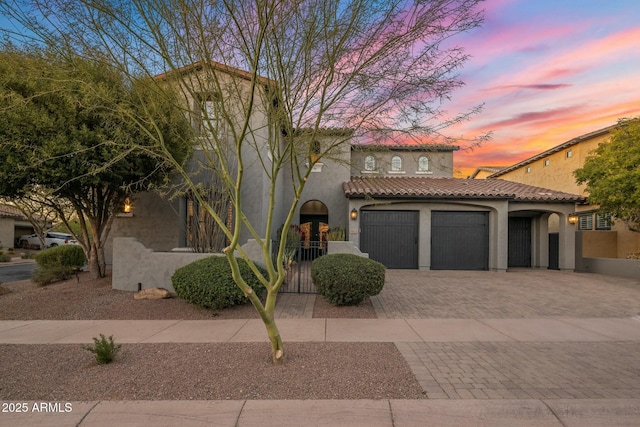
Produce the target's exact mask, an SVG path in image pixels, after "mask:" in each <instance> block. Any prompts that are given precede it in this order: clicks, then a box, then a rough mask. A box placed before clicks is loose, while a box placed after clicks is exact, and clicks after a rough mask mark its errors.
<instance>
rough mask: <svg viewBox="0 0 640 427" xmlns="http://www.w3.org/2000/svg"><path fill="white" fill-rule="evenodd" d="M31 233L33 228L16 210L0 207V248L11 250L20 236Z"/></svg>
mask: <svg viewBox="0 0 640 427" xmlns="http://www.w3.org/2000/svg"><path fill="white" fill-rule="evenodd" d="M32 233H33V226H32V225H31V223H30V222H29V221H28V220H27V217H26V216H25V215H24V214H23V213H22V212H20V210H19V209H18V208H16V207H15V206H9V205H0V248H13V247H15V245H16V244H17V240H18V238H19V237H20V236H22V235H25V234H32Z"/></svg>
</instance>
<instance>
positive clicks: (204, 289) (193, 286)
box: [171, 256, 267, 310]
mask: <svg viewBox="0 0 640 427" xmlns="http://www.w3.org/2000/svg"><path fill="white" fill-rule="evenodd" d="M237 260H238V267H239V268H240V275H241V276H242V278H243V279H244V280H245V282H246V283H247V284H248V285H249V286H251V289H253V291H254V292H255V293H256V295H258V296H259V297H261V296H262V295H264V293H265V291H266V289H265V288H264V286H263V285H262V283H260V281H259V280H258V279H257V278H256V277H255V275H254V274H253V272H252V271H251V269H250V268H249V264H247V262H246V261H245V260H243V259H241V258H238V259H237ZM258 268H259V270H260V271H261V272H262V274H264V275H265V277H266V274H267V272H266V270H264V269H262V268H260V267H258ZM171 283H172V284H173V289H174V290H175V291H176V295H177V296H178V298H181V299H183V300H185V301H188V302H190V303H192V304H196V305H199V306H201V307H205V308H211V309H214V310H219V309H222V308H226V307H232V306H234V305H239V304H245V303H246V302H248V301H249V299H248V298H247V297H246V296H245V295H244V293H243V292H242V290H240V288H239V287H238V285H236V283H235V282H234V281H233V277H232V275H231V267H230V266H229V261H228V260H227V258H226V257H221V256H212V257H209V258H205V259H201V260H199V261H196V262H192V263H191V264H187V265H185V266H184V267H181V268H179V269H177V270H176V271H175V273H173V276H171Z"/></svg>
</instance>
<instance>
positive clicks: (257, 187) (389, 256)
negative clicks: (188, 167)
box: [107, 67, 584, 271]
mask: <svg viewBox="0 0 640 427" xmlns="http://www.w3.org/2000/svg"><path fill="white" fill-rule="evenodd" d="M191 71H193V72H198V69H197V68H193V69H192V70H191ZM217 71H218V72H221V73H228V75H229V77H230V78H233V79H235V80H236V81H237V82H238V83H239V84H241V83H242V81H243V80H246V73H243V72H241V71H238V70H231V69H229V68H222V67H218V69H217ZM185 78H189V77H187V76H185ZM247 83H248V81H247ZM264 111H265V113H264V115H261V114H260V113H259V112H258V113H257V115H256V117H255V118H254V121H255V123H256V129H255V133H256V134H257V135H258V136H259V138H267V136H268V135H269V134H270V133H271V135H278V134H279V128H278V127H277V126H276V125H275V124H274V123H272V122H271V121H270V119H269V117H268V116H269V115H268V106H265V108H264ZM195 125H197V121H196V122H195ZM260 132H262V134H260ZM260 135H262V136H260ZM335 138H341V139H345V138H350V139H351V141H350V143H346V144H343V145H342V146H341V148H340V149H338V150H334V152H332V153H331V155H329V156H326V157H324V158H323V159H322V163H318V164H316V165H315V167H314V168H313V171H312V172H311V174H310V176H309V179H308V180H307V183H306V186H305V190H304V192H303V193H302V194H301V195H300V201H299V204H298V207H297V209H296V212H295V216H294V223H295V224H296V225H299V226H300V228H301V229H303V230H305V232H306V233H309V234H310V238H311V239H312V240H315V239H318V240H320V239H322V233H323V232H325V231H326V229H327V227H342V228H344V229H346V230H348V233H347V234H348V240H350V241H351V242H352V243H353V244H354V245H355V246H356V247H357V248H359V249H360V250H361V251H362V252H365V253H368V254H369V256H370V257H371V258H373V259H376V260H379V261H381V262H382V263H384V264H385V265H386V266H387V267H389V268H415V269H418V268H420V269H470V270H471V269H473V270H493V271H506V270H507V268H509V267H535V268H547V267H549V266H551V267H553V268H559V269H567V270H572V269H573V268H574V261H575V260H574V254H575V250H574V237H575V233H574V232H573V226H569V224H568V221H567V219H568V216H569V214H571V213H573V212H574V211H575V204H576V203H578V202H583V201H584V198H583V197H582V196H579V195H576V194H568V193H564V192H560V191H553V190H548V189H545V188H539V187H535V186H527V185H523V184H517V183H513V182H508V181H503V180H467V179H456V178H452V176H453V152H454V151H456V150H457V149H458V147H454V146H447V145H435V144H431V145H430V144H424V145H395V144H393V142H392V141H389V143H388V144H375V145H374V144H359V143H358V140H357V138H355V137H353V136H352V135H351V134H350V133H349V131H345V130H340V129H325V130H323V131H322V132H321V134H320V136H319V137H318V140H317V141H314V143H317V144H319V146H320V147H322V146H323V144H330V143H331V142H332V141H334V140H335ZM256 146H258V147H261V145H260V144H259V143H258V144H256ZM200 155H203V153H202V152H196V153H195V157H196V158H197V157H198V156H200ZM260 155H261V157H262V159H265V158H267V157H268V156H267V155H266V154H265V153H260ZM244 156H245V158H246V161H247V163H246V164H247V165H250V164H251V163H252V162H254V163H256V164H257V162H258V160H259V156H258V154H257V153H256V152H255V151H254V152H251V150H248V151H247V152H246V153H244ZM245 170H246V172H247V174H248V176H247V177H246V178H245V180H244V182H245V187H243V189H242V192H243V199H244V201H245V204H244V206H245V214H246V216H247V217H248V218H249V220H250V221H251V222H252V224H253V225H254V227H255V228H256V231H257V232H258V233H259V234H263V233H264V230H265V226H266V224H265V216H264V214H263V212H264V209H265V207H266V204H267V203H268V197H267V189H268V184H269V180H268V178H267V176H266V175H265V174H264V173H263V171H262V168H261V167H258V166H256V167H254V168H251V167H247V168H246V169H245ZM290 176H291V174H290V173H287V172H286V171H285V173H284V174H283V175H282V179H281V180H280V181H279V182H278V187H277V191H276V193H277V197H278V199H279V200H281V201H282V203H279V204H278V209H279V210H276V212H275V218H274V221H273V224H274V230H273V233H274V234H273V235H272V236H271V237H272V238H276V235H275V231H276V229H277V228H278V227H279V226H280V225H281V224H283V222H284V219H285V216H286V211H285V209H286V207H287V206H289V205H290V204H291V201H292V200H293V197H294V195H293V194H292V190H291V188H292V186H291V182H290V179H291V178H290ZM213 179H214V178H212V177H207V176H206V174H204V173H203V174H202V175H201V182H203V183H204V185H207V183H208V182H209V180H213ZM190 203H192V202H190V200H189V198H188V197H179V198H176V199H174V200H172V201H166V200H164V199H162V198H161V197H159V196H158V195H156V194H151V193H144V194H140V195H136V196H135V197H134V198H133V211H132V212H133V213H132V214H129V215H123V216H122V217H120V218H117V219H116V221H115V222H114V225H113V229H112V232H111V236H110V239H113V238H114V237H120V236H123V237H125V236H126V237H135V238H137V239H138V240H139V241H140V242H141V243H143V244H144V245H145V246H146V247H148V248H151V249H153V250H156V251H168V250H171V249H173V248H178V247H187V246H190V235H191V233H190V230H192V229H193V227H194V224H193V217H194V215H195V212H197V211H198V209H197V206H193V205H191V204H190ZM551 215H556V216H557V217H559V218H560V220H561V221H560V222H561V224H563V225H562V226H561V227H560V229H559V234H558V241H557V243H556V246H555V247H554V246H553V245H552V246H551V247H550V245H549V237H548V234H549V232H548V224H549V217H550V216H551ZM230 219H231V220H232V218H230ZM249 237H250V236H249V235H248V233H246V234H245V235H244V236H243V239H244V240H242V242H244V241H245V240H246V239H248V238H249ZM107 258H108V260H109V259H111V255H110V253H109V251H108V250H107Z"/></svg>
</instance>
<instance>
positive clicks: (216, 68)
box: [0, 0, 483, 363]
mask: <svg viewBox="0 0 640 427" xmlns="http://www.w3.org/2000/svg"><path fill="white" fill-rule="evenodd" d="M480 3H481V0H427V1H425V0H286V1H284V0H219V1H206V0H182V1H174V0H154V1H148V0H126V1H124V0H77V1H68V0H22V1H21V0H14V1H6V2H2V1H0V13H4V14H5V15H7V16H11V17H12V19H13V20H14V21H15V22H18V23H19V24H21V25H23V26H25V27H27V28H28V29H29V31H30V32H29V34H28V35H26V36H24V37H20V36H19V35H18V36H17V39H19V41H20V42H22V43H27V44H30V43H32V42H33V41H34V40H41V41H44V42H46V43H49V44H52V45H62V46H66V45H69V46H71V47H72V48H73V49H75V50H77V51H80V52H84V54H85V55H95V54H99V55H100V57H101V58H102V59H105V58H106V59H107V60H108V62H109V63H111V64H113V65H114V66H116V67H117V68H118V69H119V70H121V71H122V72H124V73H126V74H128V75H129V76H136V75H146V76H149V77H151V76H154V75H157V74H159V73H163V75H164V76H165V77H166V78H163V79H156V80H155V81H156V82H157V83H158V87H159V90H160V88H165V89H167V90H168V89H174V90H175V89H178V90H179V91H180V93H181V94H182V95H183V99H191V100H194V99H201V100H203V101H206V102H199V103H193V102H191V103H184V102H183V103H182V107H183V108H184V109H185V113H186V114H187V115H188V116H190V117H209V118H212V117H211V113H212V112H213V113H214V114H215V118H214V120H205V121H204V122H203V125H204V129H203V134H202V137H200V138H198V139H197V143H198V144H200V146H201V147H200V148H201V150H200V151H199V154H202V159H203V167H205V168H207V169H208V170H210V171H212V172H214V173H216V175H217V177H218V179H219V182H220V184H221V186H222V188H223V189H222V191H223V192H224V193H225V195H226V197H227V198H228V199H229V200H230V201H231V203H232V205H233V214H234V220H233V225H232V227H231V228H230V229H227V223H226V217H222V216H221V215H220V214H219V213H217V212H216V210H215V208H214V206H212V205H211V204H209V203H208V201H207V200H205V199H204V198H203V197H201V192H199V191H198V188H197V182H194V181H193V180H192V179H191V176H190V175H189V174H188V173H187V172H188V171H185V170H184V169H181V174H182V176H183V177H184V181H185V182H186V183H187V185H188V186H189V187H191V190H192V193H193V194H195V196H196V197H198V199H199V200H198V201H199V203H200V205H201V206H203V207H204V208H205V209H206V210H207V212H208V214H209V215H210V216H211V218H212V219H213V220H214V221H215V222H216V224H217V225H218V226H219V227H220V229H221V230H223V231H224V232H225V234H226V238H227V239H228V242H229V244H228V246H227V248H226V250H225V253H226V254H227V258H228V261H229V263H230V265H231V269H232V271H233V277H234V279H235V281H236V283H237V285H238V286H239V287H240V288H241V289H242V290H243V291H244V292H245V294H246V295H247V296H248V297H249V299H250V301H251V303H252V304H253V305H254V307H255V308H256V310H257V311H258V313H259V314H260V317H261V319H262V320H263V322H264V324H265V327H266V330H267V334H268V336H269V339H270V342H271V350H272V355H273V360H274V363H279V362H281V361H282V360H284V355H285V353H284V346H283V342H282V337H281V336H280V332H279V330H278V327H277V325H276V321H275V319H274V310H275V305H276V299H277V295H278V290H279V289H280V287H281V285H282V283H283V281H284V279H285V277H286V271H285V266H284V262H283V260H284V256H285V251H286V247H285V246H286V240H287V239H286V233H287V231H288V229H289V226H290V224H291V223H292V221H293V218H294V215H295V213H296V209H297V207H298V203H299V201H300V198H301V197H302V193H303V191H304V188H305V184H306V182H307V180H308V177H309V174H310V173H311V171H312V169H313V166H314V165H315V164H316V163H317V162H321V161H322V159H323V158H324V157H325V156H331V155H333V154H334V153H336V152H344V150H349V144H350V143H351V141H352V139H353V138H359V137H362V136H366V137H367V139H368V140H376V139H377V138H384V139H385V140H387V141H388V140H400V141H402V142H405V143H410V142H413V143H425V142H427V141H429V142H434V141H436V142H448V141H451V139H448V138H446V135H443V129H445V128H446V127H447V126H448V125H451V124H454V123H458V122H459V121H461V120H465V119H466V118H467V117H468V116H469V115H471V114H473V113H474V112H476V111H477V110H476V109H475V108H474V109H472V110H470V111H467V112H462V113H459V114H458V113H457V114H447V112H446V111H444V110H443V108H442V107H443V105H444V102H445V101H447V99H448V98H449V97H450V95H451V92H452V91H453V90H454V89H455V88H457V87H459V86H460V85H461V84H462V82H461V81H460V79H459V78H458V75H457V71H458V70H459V69H460V67H461V66H462V64H463V63H464V62H465V60H466V58H467V56H466V55H465V53H464V51H463V49H462V48H461V47H459V46H457V45H456V43H455V42H454V40H453V38H454V37H455V35H456V34H459V33H460V32H463V31H467V30H472V29H474V28H475V27H477V26H478V25H480V23H481V22H482V16H483V11H482V10H481V9H480V7H479V4H480ZM3 5H4V6H3ZM7 36H8V37H14V36H16V34H13V33H10V32H7ZM196 65H197V67H196ZM194 70H196V71H198V73H197V74H195V73H189V74H188V72H189V71H194ZM238 70H244V71H238ZM229 77H231V78H229ZM211 104H214V105H211ZM210 107H213V108H214V109H215V111H212V110H211V109H210ZM260 117H267V118H268V119H267V120H265V121H263V120H261V119H259V118H260ZM207 128H208V129H207ZM265 128H269V129H270V131H269V132H265V131H264V129H265ZM218 129H224V132H218ZM327 129H334V130H335V129H342V130H343V131H342V132H334V133H333V136H332V138H331V139H330V141H326V140H325V139H323V144H321V145H318V144H316V142H317V141H318V140H320V139H322V135H324V134H326V132H327ZM265 134H267V136H266V137H265ZM157 146H159V147H160V148H161V149H163V146H162V144H157ZM159 158H160V159H162V160H163V161H171V162H173V163H174V164H175V165H176V167H178V168H179V164H178V162H176V161H174V158H173V156H172V155H171V153H170V152H169V151H168V150H165V149H163V150H162V153H161V154H160V157H159ZM249 158H253V159H255V158H257V161H253V162H252V163H251V164H250V163H249V160H248V159H249ZM256 168H257V170H259V171H260V172H261V173H262V174H263V176H264V177H265V178H266V179H267V180H268V185H266V186H265V187H264V188H265V191H266V192H268V206H264V208H263V214H264V215H263V218H261V221H262V220H264V222H265V223H266V226H264V227H263V226H262V225H258V224H254V223H252V222H251V220H250V219H249V218H248V215H245V208H246V206H247V205H248V204H249V203H251V200H249V201H245V200H244V198H243V195H244V194H245V193H244V190H245V189H246V188H247V186H251V185H255V183H252V182H247V181H248V179H247V172H248V171H249V170H250V169H251V172H255V170H256ZM179 169H180V168H179ZM283 182H286V183H287V185H289V188H288V191H287V192H286V194H292V195H293V197H292V198H291V199H285V198H283V193H284V192H283V191H281V188H280V186H281V185H282V183H283ZM280 214H282V216H283V217H285V220H284V226H283V227H281V228H280V230H282V232H281V233H280V235H279V236H278V235H276V234H277V232H276V230H277V229H278V228H279V226H280V225H281V220H279V219H278V216H279V215H280ZM247 234H249V235H250V236H251V237H252V238H253V239H255V241H256V243H257V244H258V245H259V246H260V248H261V253H262V262H261V264H263V265H264V266H265V267H266V270H267V275H263V274H261V273H260V271H259V270H258V269H257V268H256V267H255V264H254V261H253V260H251V259H250V258H249V256H248V254H246V253H245V252H244V251H243V250H242V247H241V245H242V244H243V243H244V241H241V240H240V239H241V236H245V235H247ZM274 238H275V240H276V241H280V242H281V243H280V245H279V247H277V248H276V255H275V257H274V256H273V254H272V243H271V242H272V239H274ZM236 253H239V254H240V255H241V256H242V257H243V258H245V260H247V261H248V263H249V265H250V266H252V271H253V272H254V273H255V274H256V276H257V277H258V278H259V279H260V280H261V281H262V283H263V284H264V286H265V287H266V289H267V296H266V300H265V301H261V300H260V299H259V298H258V297H257V296H256V295H255V293H253V292H252V290H251V288H250V287H249V286H248V285H247V284H246V282H245V281H244V280H243V279H242V277H241V275H240V273H239V268H238V265H237V261H236V258H235V255H236Z"/></svg>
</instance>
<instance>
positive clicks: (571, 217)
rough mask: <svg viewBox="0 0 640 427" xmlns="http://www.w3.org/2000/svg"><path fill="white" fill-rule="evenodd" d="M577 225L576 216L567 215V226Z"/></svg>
mask: <svg viewBox="0 0 640 427" xmlns="http://www.w3.org/2000/svg"><path fill="white" fill-rule="evenodd" d="M577 223H578V215H576V214H570V215H569V224H577Z"/></svg>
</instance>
